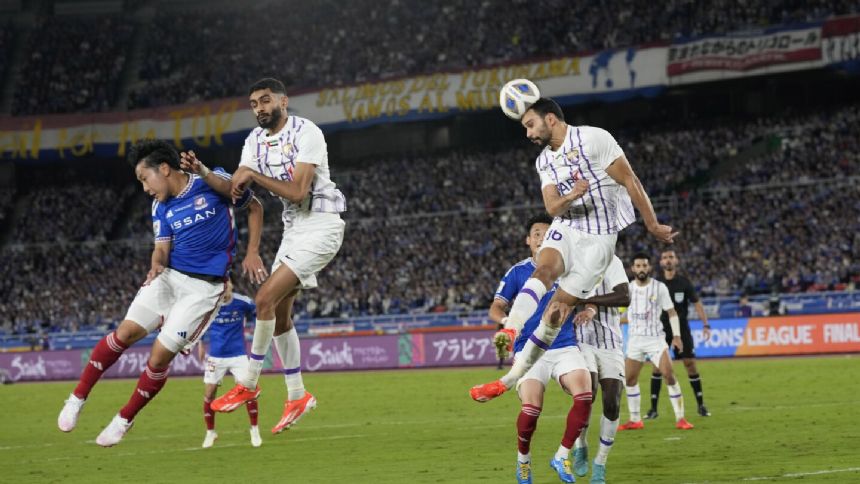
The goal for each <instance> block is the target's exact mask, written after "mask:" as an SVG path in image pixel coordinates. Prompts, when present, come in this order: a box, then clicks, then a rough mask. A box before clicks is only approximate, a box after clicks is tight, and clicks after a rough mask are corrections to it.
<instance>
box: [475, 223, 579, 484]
mask: <svg viewBox="0 0 860 484" xmlns="http://www.w3.org/2000/svg"><path fill="white" fill-rule="evenodd" d="M551 224H552V219H551V218H550V217H549V216H547V215H539V216H535V217H532V218H531V219H530V220H529V221H528V224H527V229H528V235H527V236H526V244H527V245H528V246H529V248H530V249H531V252H532V257H530V258H528V259H524V260H522V261H520V262H518V263H516V264H514V266H513V267H511V268H510V269H508V272H507V273H505V276H504V277H503V278H502V280H501V282H500V283H499V287H498V289H497V290H496V295H495V298H494V300H493V304H492V306H491V308H490V318H491V319H492V320H494V321H496V323H500V324H504V322H505V321H504V320H505V319H506V318H507V316H506V313H507V310H508V307H509V305H510V302H511V301H513V299H514V298H515V297H516V295H517V294H518V293H519V292H520V290H521V289H522V288H523V285H524V284H525V282H526V281H527V280H528V279H529V277H531V274H532V272H534V269H535V263H534V257H535V255H536V254H537V252H538V250H539V249H540V246H541V243H542V241H543V238H544V235H545V234H546V231H547V230H548V229H549V226H550V225H551ZM554 291H555V288H553V289H551V290H550V291H549V292H547V294H546V295H545V296H544V297H543V298H542V299H541V300H540V302H539V305H538V310H537V311H536V312H535V313H534V315H533V316H532V317H531V318H529V319H528V320H527V321H526V323H525V325H524V326H523V330H522V332H521V333H520V335H519V337H518V338H517V339H516V341H515V342H514V345H513V349H514V351H515V355H516V356H515V358H516V357H519V353H520V352H521V351H522V349H523V347H524V346H525V344H526V341H529V340H532V341H534V340H535V338H533V337H532V336H533V333H534V330H535V328H537V327H538V325H539V324H540V317H541V315H542V314H543V312H544V309H545V308H546V306H547V305H548V304H549V302H550V299H552V294H553V293H554ZM556 310H559V311H560V310H561V309H556ZM550 312H551V311H550ZM562 317H564V319H565V321H564V323H563V324H562V326H561V330H560V331H559V334H558V337H556V339H555V341H553V343H552V345H550V346H548V347H547V348H545V349H546V350H547V351H546V353H545V354H544V355H543V356H542V357H541V358H540V359H539V360H538V361H537V363H536V364H535V365H534V366H533V367H532V368H531V369H529V371H528V372H526V374H525V375H523V377H522V378H520V380H519V381H518V382H517V391H518V393H519V396H520V400H521V401H522V407H521V409H520V414H519V416H518V417H517V437H518V439H517V447H518V449H517V467H516V474H517V481H518V482H520V483H530V482H532V481H531V473H532V470H531V454H530V445H531V438H532V435H533V434H534V431H535V428H536V427H537V421H538V417H539V416H540V413H541V408H542V407H543V395H544V391H545V389H546V386H547V383H549V381H550V379H553V380H556V381H557V382H558V383H559V385H561V387H562V389H564V391H566V392H567V393H569V394H571V395H573V406H572V407H571V409H570V412H569V413H568V416H567V425H566V427H565V431H564V437H563V438H562V441H561V445H560V446H559V449H558V451H557V452H556V454H555V456H554V457H553V459H552V460H551V461H550V466H551V467H552V468H553V469H554V470H555V471H556V472H557V473H558V476H559V478H560V479H561V480H562V482H574V478H573V471H572V468H571V463H570V449H571V448H572V447H573V444H574V441H575V440H576V438H577V437H578V436H579V434H580V432H581V431H582V429H583V427H584V426H585V425H586V424H587V422H588V415H589V412H590V410H591V376H590V375H589V373H588V370H587V367H586V364H585V360H584V358H583V356H582V354H581V353H580V352H579V348H578V347H577V344H576V335H575V333H574V331H573V321H572V319H573V318H572V317H570V316H569V312H568V311H566V312H564V313H563V314H562ZM497 350H498V352H499V354H498V356H499V357H500V358H504V357H506V356H507V353H508V351H509V350H510V349H509V348H507V347H498V348H497ZM474 397H475V395H473V398H474Z"/></svg>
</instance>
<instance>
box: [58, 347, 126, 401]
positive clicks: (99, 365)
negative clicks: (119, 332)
mask: <svg viewBox="0 0 860 484" xmlns="http://www.w3.org/2000/svg"><path fill="white" fill-rule="evenodd" d="M126 349H128V345H127V344H125V343H123V342H122V341H120V339H119V338H117V336H116V332H112V333H109V334H108V335H107V336H105V337H104V338H102V339H101V340H100V341H99V342H98V343H97V344H96V346H95V348H93V352H92V353H91V354H90V360H89V362H87V366H86V368H84V371H83V372H82V373H81V378H80V380H79V381H78V386H77V387H75V391H74V392H72V393H73V394H74V395H75V396H76V397H77V398H80V399H81V400H86V398H87V397H88V396H89V394H90V391H91V390H92V389H93V387H94V386H95V384H96V383H97V382H98V381H99V378H101V377H102V375H103V374H104V372H106V371H107V370H108V368H110V367H111V366H112V365H113V364H114V363H116V361H117V360H119V357H120V356H122V354H123V352H124V351H125V350H126Z"/></svg>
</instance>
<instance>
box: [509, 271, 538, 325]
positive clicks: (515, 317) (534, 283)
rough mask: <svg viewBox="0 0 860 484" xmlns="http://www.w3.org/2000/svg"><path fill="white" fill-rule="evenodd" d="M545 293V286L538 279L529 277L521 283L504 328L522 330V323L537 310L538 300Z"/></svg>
mask: <svg viewBox="0 0 860 484" xmlns="http://www.w3.org/2000/svg"><path fill="white" fill-rule="evenodd" d="M544 295H546V286H544V285H543V282H541V281H540V280H539V279H536V278H534V277H533V278H531V279H529V280H527V281H526V283H525V284H523V288H522V289H520V292H519V294H517V297H515V298H514V303H513V304H512V305H511V310H510V311H508V318H507V322H506V324H505V327H506V328H510V329H514V330H516V332H517V333H519V332H520V331H522V329H523V325H524V324H525V323H526V321H527V320H528V319H529V318H530V317H532V315H533V314H534V313H535V311H537V308H538V305H539V304H540V300H541V299H543V297H544Z"/></svg>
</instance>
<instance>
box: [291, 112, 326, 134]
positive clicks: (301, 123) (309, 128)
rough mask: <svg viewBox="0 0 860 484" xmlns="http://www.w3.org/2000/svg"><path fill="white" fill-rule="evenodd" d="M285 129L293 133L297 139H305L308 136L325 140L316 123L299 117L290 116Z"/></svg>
mask: <svg viewBox="0 0 860 484" xmlns="http://www.w3.org/2000/svg"><path fill="white" fill-rule="evenodd" d="M287 129H289V130H290V131H292V132H294V133H295V135H296V138H297V139H299V138H307V137H309V136H310V137H314V138H317V137H318V138H323V139H325V137H324V136H323V132H322V129H320V127H319V126H317V125H316V123H314V122H313V121H311V120H310V119H307V118H303V117H301V116H292V115H290V118H289V119H288V120H287Z"/></svg>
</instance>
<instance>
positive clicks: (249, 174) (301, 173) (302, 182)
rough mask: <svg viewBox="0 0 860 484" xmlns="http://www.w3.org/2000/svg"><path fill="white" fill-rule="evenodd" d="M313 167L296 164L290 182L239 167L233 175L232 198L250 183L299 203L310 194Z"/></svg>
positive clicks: (308, 164)
mask: <svg viewBox="0 0 860 484" xmlns="http://www.w3.org/2000/svg"><path fill="white" fill-rule="evenodd" d="M314 167H315V165H314V164H312V163H303V162H298V163H296V169H295V170H294V171H293V179H292V180H277V179H275V178H270V177H268V176H265V175H262V174H260V173H257V172H256V171H254V170H252V169H250V168H248V167H244V166H240V167H239V169H238V170H236V173H234V174H233V193H232V196H233V197H236V196H238V195H239V194H240V193H241V192H242V191H243V190H244V189H245V188H247V187H248V186H249V185H250V184H251V183H256V184H257V185H260V186H261V187H263V188H265V189H266V190H269V191H270V192H272V193H274V194H275V195H277V196H279V197H283V198H286V199H287V200H289V201H290V202H293V203H301V201H302V200H304V199H305V197H307V196H308V193H309V192H310V189H311V182H313V179H314Z"/></svg>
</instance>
